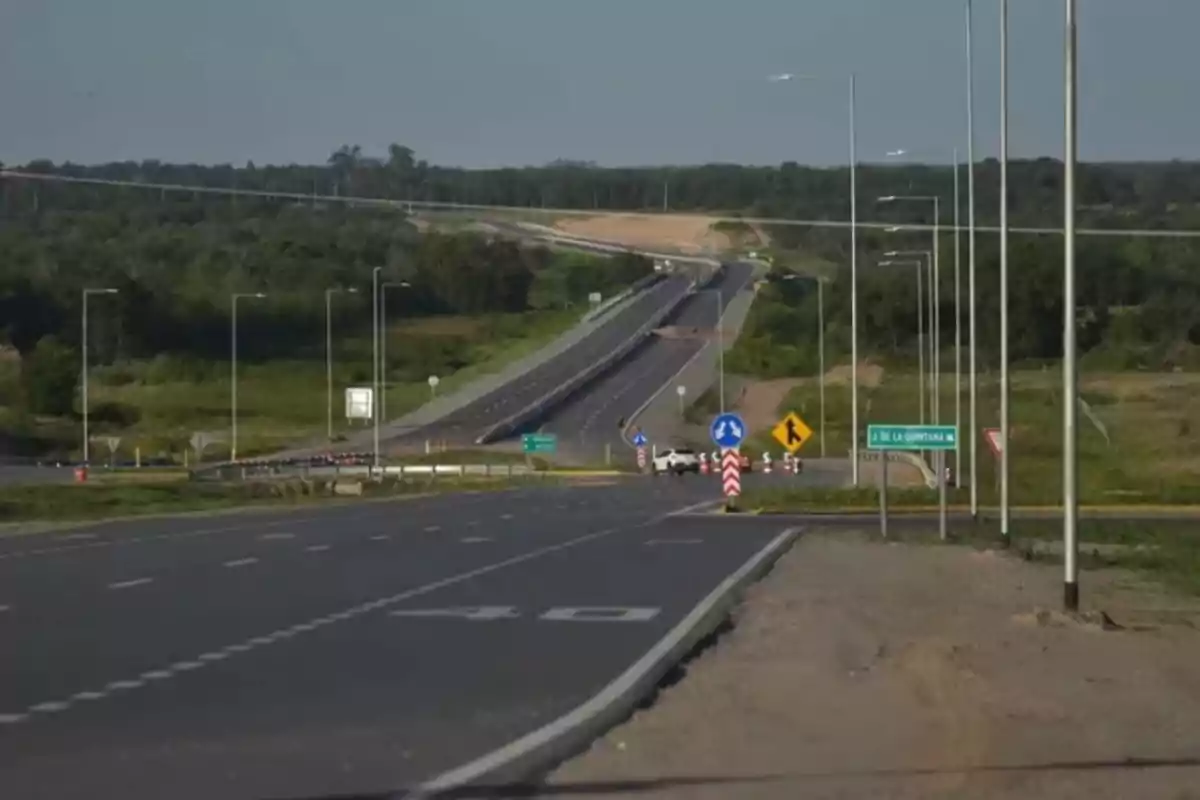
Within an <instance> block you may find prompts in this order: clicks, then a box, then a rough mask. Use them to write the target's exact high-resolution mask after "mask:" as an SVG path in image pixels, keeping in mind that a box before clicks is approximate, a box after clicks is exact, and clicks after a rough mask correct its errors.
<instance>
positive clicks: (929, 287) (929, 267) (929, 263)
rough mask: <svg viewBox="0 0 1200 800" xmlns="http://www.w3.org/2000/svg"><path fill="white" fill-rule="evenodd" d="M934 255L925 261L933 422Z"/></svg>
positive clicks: (927, 378) (927, 381) (928, 380)
mask: <svg viewBox="0 0 1200 800" xmlns="http://www.w3.org/2000/svg"><path fill="white" fill-rule="evenodd" d="M933 338H934V333H933V255H932V254H931V255H929V256H927V257H926V259H925V350H926V352H925V365H926V372H927V373H928V374H927V375H926V376H925V389H926V391H927V392H928V393H929V421H930V423H932V422H933V395H934V383H933V375H934V371H933Z"/></svg>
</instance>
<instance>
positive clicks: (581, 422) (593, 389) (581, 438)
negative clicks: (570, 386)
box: [541, 264, 754, 457]
mask: <svg viewBox="0 0 1200 800" xmlns="http://www.w3.org/2000/svg"><path fill="white" fill-rule="evenodd" d="M753 275H754V267H753V266H751V265H748V264H729V265H727V266H726V268H725V271H724V273H723V274H721V275H720V276H718V277H717V278H716V279H715V280H714V281H713V284H712V288H720V289H721V290H722V291H721V295H720V297H721V300H722V302H723V305H728V303H729V301H730V300H732V299H733V297H734V295H735V294H736V293H737V292H738V291H739V290H741V289H742V288H743V287H745V285H746V284H747V283H748V282H749V281H750V280H751V279H752V278H753ZM723 310H724V308H723V306H722V308H721V309H720V310H718V305H717V293H716V292H709V291H704V292H697V293H696V294H694V295H692V296H691V297H689V298H688V299H687V300H685V301H684V302H683V303H682V304H681V305H680V307H679V309H678V310H677V311H676V312H675V314H673V315H672V318H670V319H668V320H667V322H666V323H665V324H668V325H676V326H680V327H699V328H705V329H711V328H713V327H714V326H715V325H716V323H717V321H718V320H719V319H720V313H721V312H722V311H723ZM704 344H705V342H704V341H702V340H699V339H667V338H662V337H652V338H651V339H650V340H649V341H648V342H647V343H646V344H645V345H643V346H642V347H641V348H639V349H638V351H637V352H636V353H634V354H633V355H632V356H631V357H630V358H628V359H626V360H625V361H624V362H623V363H622V364H621V365H620V366H618V367H617V368H616V369H614V370H613V371H612V372H609V373H608V374H607V375H605V376H604V377H603V378H601V379H600V380H599V381H597V382H596V383H595V384H593V385H592V386H590V387H588V389H587V391H586V392H583V393H580V394H579V395H578V396H576V397H575V398H573V399H572V400H569V401H568V402H567V403H565V404H564V405H563V406H561V407H560V408H559V409H558V410H557V411H556V412H555V413H554V414H553V415H552V416H551V417H550V418H549V419H548V420H547V421H546V422H544V423H543V424H542V428H541V429H542V430H543V431H546V432H550V433H554V434H556V435H557V436H558V438H559V446H560V447H561V448H564V449H565V448H573V449H574V450H576V451H578V452H579V454H580V455H582V456H593V457H595V456H596V455H597V454H598V453H600V452H601V451H602V450H603V448H604V446H605V445H610V446H611V447H612V449H613V452H614V453H615V454H617V455H618V457H620V456H622V455H626V453H624V451H625V450H626V449H627V447H626V444H625V441H624V439H623V437H622V431H621V424H620V423H621V421H622V420H623V419H624V420H628V419H629V418H630V417H631V416H632V415H633V414H634V412H636V411H637V410H638V409H639V408H641V406H642V405H643V404H644V403H645V402H646V401H647V400H649V399H650V398H651V397H652V396H653V395H654V393H655V392H657V391H658V390H659V389H660V388H662V386H663V385H664V384H665V383H667V382H668V381H669V380H671V378H672V377H673V376H674V375H675V374H676V373H677V372H679V370H680V369H682V368H683V366H684V365H685V364H687V362H688V361H689V360H690V359H691V358H692V357H693V356H695V355H696V353H697V352H699V351H700V349H701V348H702V347H703V346H704Z"/></svg>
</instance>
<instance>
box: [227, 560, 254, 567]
mask: <svg viewBox="0 0 1200 800" xmlns="http://www.w3.org/2000/svg"><path fill="white" fill-rule="evenodd" d="M257 563H258V559H257V558H235V559H234V560H233V561H226V562H225V566H227V567H248V566H250V565H251V564H257Z"/></svg>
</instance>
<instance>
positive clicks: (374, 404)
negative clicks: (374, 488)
mask: <svg viewBox="0 0 1200 800" xmlns="http://www.w3.org/2000/svg"><path fill="white" fill-rule="evenodd" d="M382 271H383V267H375V268H374V269H372V270H371V319H372V325H371V338H372V342H371V373H372V379H371V417H372V421H373V422H374V426H375V431H374V446H373V448H372V453H373V455H372V464H373V466H374V468H375V469H379V273H380V272H382Z"/></svg>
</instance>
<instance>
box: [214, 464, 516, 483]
mask: <svg viewBox="0 0 1200 800" xmlns="http://www.w3.org/2000/svg"><path fill="white" fill-rule="evenodd" d="M538 472H539V471H538V470H535V469H534V468H532V467H530V466H529V465H527V464H519V463H518V464H389V465H385V466H382V467H379V468H375V467H373V466H371V465H370V464H306V463H296V464H290V463H279V462H245V463H227V464H214V465H212V466H208V467H205V468H203V469H198V470H193V471H192V477H193V479H195V480H217V481H232V480H242V481H245V480H277V479H287V478H327V479H333V480H337V479H339V478H366V479H367V480H374V479H380V480H382V479H383V478H385V477H395V478H401V479H403V478H418V477H425V478H437V477H456V478H461V477H480V478H488V477H492V478H514V477H523V476H529V475H535V474H538Z"/></svg>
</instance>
